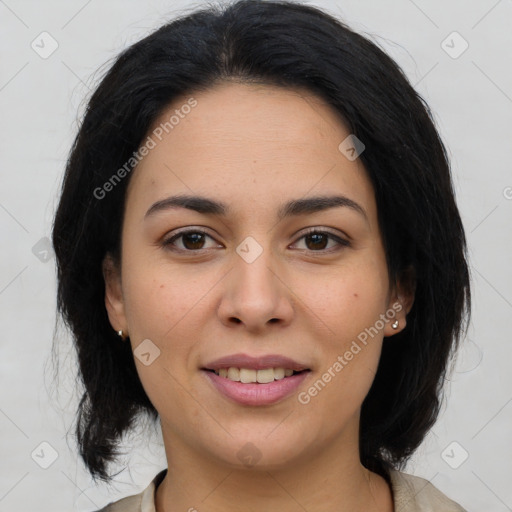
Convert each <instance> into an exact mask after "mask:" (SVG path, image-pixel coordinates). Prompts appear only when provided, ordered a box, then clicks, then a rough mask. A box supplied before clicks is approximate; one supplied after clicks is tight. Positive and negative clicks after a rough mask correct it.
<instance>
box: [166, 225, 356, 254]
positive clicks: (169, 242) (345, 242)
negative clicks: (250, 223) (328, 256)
mask: <svg viewBox="0 0 512 512" xmlns="http://www.w3.org/2000/svg"><path fill="white" fill-rule="evenodd" d="M192 233H194V234H198V233H199V234H201V235H206V236H207V237H209V238H211V239H212V240H213V237H212V236H211V235H209V234H208V233H207V232H206V231H203V230H202V229H188V230H185V231H180V232H179V233H176V234H175V235H173V236H171V237H170V238H168V239H166V240H164V241H163V242H162V245H163V246H164V247H165V248H169V250H171V251H173V252H181V253H186V252H188V253H198V252H200V251H204V250H208V249H196V250H193V249H180V248H176V247H174V248H171V247H172V246H173V245H174V241H175V240H178V239H180V238H182V237H183V236H185V235H189V234H192ZM310 235H327V236H328V237H329V238H330V239H332V240H335V241H336V242H337V243H338V247H336V248H334V249H333V248H332V247H331V248H330V249H321V250H318V251H314V250H308V249H302V250H306V251H309V252H313V253H320V254H322V253H324V254H325V253H331V252H335V251H338V250H341V248H343V247H349V246H350V242H349V241H348V240H345V239H343V238H340V237H339V236H337V235H334V234H333V233H331V232H330V231H321V230H319V229H317V228H311V229H310V230H309V231H307V232H306V233H303V234H302V236H301V237H300V238H298V239H297V241H299V240H302V239H303V238H305V237H306V236H310ZM297 241H296V242H295V243H297Z"/></svg>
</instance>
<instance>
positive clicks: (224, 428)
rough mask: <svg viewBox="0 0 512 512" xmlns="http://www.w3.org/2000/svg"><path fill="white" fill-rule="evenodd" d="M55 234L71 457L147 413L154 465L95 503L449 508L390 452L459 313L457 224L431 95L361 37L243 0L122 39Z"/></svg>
mask: <svg viewBox="0 0 512 512" xmlns="http://www.w3.org/2000/svg"><path fill="white" fill-rule="evenodd" d="M53 243H54V247H55V252H56V257H57V261H58V306H59V311H60V312H61V314H62V315H63V317H64V319H65V320H66V321H67V323H68V325H69V326H70V328H71V330H72V332H73V336H74V341H75V344H76V348H77V351H78V358H79V365H80V368H79V370H80V375H81V378H82V380H83V383H84V388H85V389H84V394H83V398H82V400H81V402H80V405H79V411H78V421H77V425H76V432H77V436H78V443H79V449H80V455H81V457H82V458H83V460H84V462H85V464H86V466H87V468H88V469H89V471H90V472H91V474H92V476H93V477H94V478H98V479H102V480H104V481H109V480H110V479H111V476H110V474H109V473H108V470H107V466H108V463H110V462H113V461H115V459H116V455H117V452H116V446H117V443H118V442H119V440H120V438H121V436H122V435H123V434H124V433H125V432H127V431H128V430H129V429H130V428H131V427H132V426H133V424H134V422H135V421H136V419H137V418H138V417H139V415H140V414H141V413H147V414H149V416H150V417H151V418H152V419H153V420H155V421H156V420H157V419H159V420H160V424H161V428H162V435H163V441H164V446H165V451H166V457H167V463H168V464H167V465H168V468H167V469H165V470H163V471H161V472H160V473H159V474H158V475H156V477H155V478H154V480H153V481H152V482H151V483H150V484H149V486H148V487H147V488H146V490H145V491H143V492H142V493H140V494H138V495H134V496H131V497H127V498H124V499H122V500H119V501H118V502H116V503H115V504H110V505H108V506H107V507H106V508H104V509H102V510H105V511H114V510H115V511H130V512H131V511H143V512H150V511H155V512H174V511H176V510H189V511H193V510H198V511H203V510H209V511H216V510H221V509H222V510H225V511H229V510H240V509H241V508H242V507H243V508H244V509H252V510H281V511H296V510H308V511H309V512H320V511H332V510H336V511H352V512H353V511H356V510H365V511H367V512H368V511H379V512H382V511H386V512H391V511H406V510H407V511H416V510H420V511H422V510H446V511H461V510H463V509H462V508H461V507H460V506H459V505H457V504H456V503H454V502H453V501H451V500H450V499H449V498H448V497H446V496H444V495H443V494H442V493H441V492H440V491H438V490H437V489H436V488H435V487H434V486H432V485H431V484H429V483H427V482H426V481H425V480H423V479H420V478H417V477H413V476H411V475H407V474H405V473H403V472H401V471H400V469H401V468H403V466H404V464H405V462H406V460H407V459H408V458H409V457H410V455H411V454H412V453H413V452H414V450H415V449H416V448H417V447H418V446H419V444H420V443H421V441H422V440H423V438H424V437H425V435H426V433H427V432H428V430H429V429H430V428H431V427H432V425H433V424H434V422H435V420H436V418H437V415H438V412H439V407H440V393H441V385H442V382H443V376H444V375H445V371H446V367H447V362H448V361H449V358H450V356H451V355H452V354H453V351H454V350H455V348H456V346H457V343H458V340H459V339H460V337H461V334H462V332H463V330H464V327H465V325H464V321H465V320H467V317H468V316H469V307H470V289H469V279H468V267H467V263H466V243H465V237H464V231H463V227H462V223H461V219H460V216H459V212H458V210H457V206H456V203H455V200H454V192H453V189H452V183H451V177H450V171H449V164H448V161H447V157H446V152H445V149H444V146H443V144H442V142H441V141H440V139H439V136H438V133H437V131H436V129H435V127H434V124H433V122H432V119H431V115H430V111H429V109H428V106H427V105H426V104H425V103H424V102H423V100H422V99H421V98H420V97H419V96H418V94H417V93H416V92H415V91H414V90H413V89H412V87H411V86H410V84H409V83H408V82H407V80H406V78H405V77H404V75H403V74H402V72H401V71H400V69H399V68H398V67H397V65H396V64H395V63H394V62H393V61H392V60H391V59H390V58H389V57H388V56H386V55H385V54H384V53H383V52H382V51H381V50H380V49H379V48H377V47H376V46H375V45H374V44H373V43H371V42H370V41H368V40H367V39H365V38H363V37H362V36H360V35H358V34H356V33H354V32H352V31H351V30H350V29H349V28H348V27H346V26H345V25H343V24H342V23H340V22H339V21H337V20H335V19H333V18H332V17H330V16H329V15H327V14H325V13H323V12H322V11H320V10H318V9H316V8H313V7H309V6H304V5H300V4H295V3H288V2H273V1H272V2H266V1H265V2H262V1H258V0H242V1H239V2H236V3H233V4H232V5H230V6H227V7H225V8H218V9H214V8H208V9H204V10H201V11H198V12H196V13H193V14H190V15H188V16H184V17H182V18H180V19H178V20H175V21H173V22H171V23H168V24H166V25H164V26H162V27H161V28H160V29H159V30H157V31H156V32H154V33H153V34H151V35H149V36H148V37H146V38H145V39H143V40H142V41H139V42H138V43H136V44H134V45H133V46H131V47H130V48H128V49H127V50H125V51H124V52H123V53H122V54H121V55H120V56H119V57H118V58H117V60H116V62H115V64H114V65H113V66H112V68H111V69H110V70H109V72H108V73H107V74H106V76H105V77H104V78H103V80H102V82H101V83H100V85H99V86H98V88H97V89H96V91H95V92H94V94H93V96H92V97H91V99H90V101H89V105H88V109H87V112H86V114H85V117H84V120H83V123H82V125H81V127H80V130H79V133H78V135H77V138H76V141H75V144H74V146H73V149H72V151H71V154H70V157H69V160H68V164H67V169H66V175H65V179H64V184H63V190H62V196H61V198H60V203H59V207H58V211H57V213H56V217H55V224H54V231H53ZM248 504H249V505H248Z"/></svg>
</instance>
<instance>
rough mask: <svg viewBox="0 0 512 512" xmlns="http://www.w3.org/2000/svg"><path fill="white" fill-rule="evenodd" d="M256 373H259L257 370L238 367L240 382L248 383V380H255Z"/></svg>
mask: <svg viewBox="0 0 512 512" xmlns="http://www.w3.org/2000/svg"><path fill="white" fill-rule="evenodd" d="M258 373H259V371H256V370H249V369H246V368H240V382H243V383H244V384H248V383H250V382H256V381H257V374H258Z"/></svg>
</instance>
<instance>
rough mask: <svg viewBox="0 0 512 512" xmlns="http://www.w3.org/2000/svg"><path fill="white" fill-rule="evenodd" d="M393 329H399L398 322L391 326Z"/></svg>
mask: <svg viewBox="0 0 512 512" xmlns="http://www.w3.org/2000/svg"><path fill="white" fill-rule="evenodd" d="M391 327H393V329H398V320H395V321H394V322H393V323H392V324H391Z"/></svg>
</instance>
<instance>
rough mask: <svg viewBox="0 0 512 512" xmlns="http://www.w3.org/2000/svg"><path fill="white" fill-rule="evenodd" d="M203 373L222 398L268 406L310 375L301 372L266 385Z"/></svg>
mask: <svg viewBox="0 0 512 512" xmlns="http://www.w3.org/2000/svg"><path fill="white" fill-rule="evenodd" d="M203 372H204V373H205V374H206V376H207V377H208V378H209V379H210V382H212V384H213V385H214V386H215V387H216V389H217V390H218V391H220V392H221V393H222V394H223V395H224V396H226V397H228V398H230V399H231V400H234V401H235V402H237V403H239V404H243V405H269V404H274V403H276V402H279V401H280V400H282V399H284V398H286V397H287V396H289V395H291V394H292V393H293V392H294V391H296V389H297V388H298V387H299V386H300V385H301V384H302V382H303V381H304V379H305V378H306V377H307V376H308V374H309V373H310V372H309V371H303V372H301V373H297V374H295V375H291V376H290V377H285V378H283V379H280V380H275V381H273V382H269V383H267V384H258V383H251V384H243V383H242V382H235V381H233V380H230V379H228V378H226V377H221V376H220V375H217V374H216V373H215V372H209V371H207V370H203Z"/></svg>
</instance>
